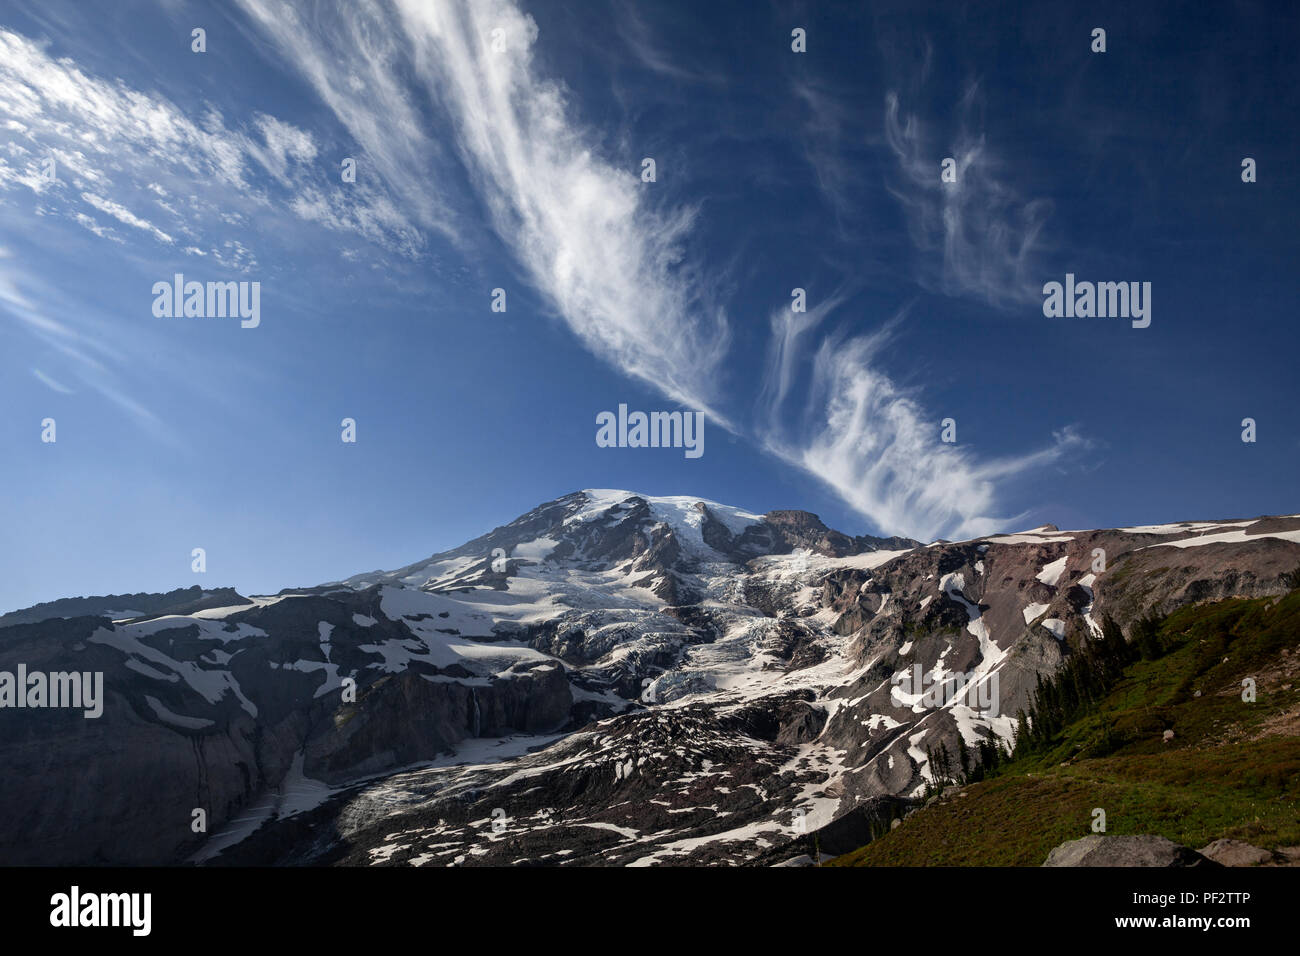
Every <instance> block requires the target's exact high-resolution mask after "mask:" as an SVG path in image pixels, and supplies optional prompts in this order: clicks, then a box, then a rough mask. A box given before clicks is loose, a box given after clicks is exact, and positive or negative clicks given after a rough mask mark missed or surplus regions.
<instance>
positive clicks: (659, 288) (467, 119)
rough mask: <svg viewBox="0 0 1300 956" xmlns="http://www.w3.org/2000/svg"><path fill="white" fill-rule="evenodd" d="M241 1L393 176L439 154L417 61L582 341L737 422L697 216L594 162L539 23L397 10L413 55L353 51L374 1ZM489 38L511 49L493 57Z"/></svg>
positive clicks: (419, 189) (510, 230)
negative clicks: (543, 55) (302, 18)
mask: <svg viewBox="0 0 1300 956" xmlns="http://www.w3.org/2000/svg"><path fill="white" fill-rule="evenodd" d="M241 2H242V3H243V5H244V7H245V9H247V10H248V11H249V13H250V14H251V16H252V17H253V19H254V21H255V22H257V23H258V24H259V25H260V26H261V27H263V28H264V29H265V30H266V32H267V33H268V34H269V35H271V36H272V37H273V38H274V39H275V40H276V41H277V42H278V43H279V44H280V46H281V48H282V49H284V50H285V52H286V53H288V54H289V56H290V57H291V59H292V60H293V62H294V63H295V64H296V65H297V66H298V68H299V69H300V71H301V72H302V73H303V74H304V75H305V76H307V77H308V78H309V79H310V80H311V81H312V83H313V85H314V86H315V87H316V89H317V90H318V92H319V93H320V95H321V97H322V99H323V100H324V101H325V102H326V103H327V104H328V105H329V106H330V107H331V108H332V109H334V111H335V113H336V114H337V116H338V118H339V119H340V120H341V121H342V122H343V123H344V124H345V125H347V126H348V128H349V129H351V130H352V132H353V135H355V136H356V137H357V138H358V140H359V141H360V142H361V143H362V144H363V145H364V146H365V148H366V149H367V150H368V151H369V152H371V153H372V154H374V155H376V156H388V157H391V164H392V166H393V167H397V166H399V165H401V162H400V160H401V157H408V156H427V155H428V153H429V151H430V148H431V147H430V143H429V140H428V137H427V136H426V134H425V133H424V132H423V129H422V127H421V124H420V123H419V121H418V118H417V117H416V115H415V113H414V112H413V109H414V107H413V104H412V103H411V102H410V101H409V100H408V98H407V96H406V95H405V94H404V92H403V91H402V90H401V88H400V87H398V86H397V85H396V81H395V80H393V79H392V77H391V76H390V75H389V72H391V71H392V70H393V69H394V68H395V67H396V66H398V65H403V66H404V65H405V64H406V63H407V62H408V60H409V63H410V65H411V66H412V67H413V69H414V72H415V75H416V76H417V77H418V79H419V81H420V83H421V85H422V87H423V92H424V94H425V95H426V96H427V97H428V98H429V100H430V103H431V104H432V105H436V106H438V107H440V108H441V109H442V110H443V111H444V112H445V114H446V115H447V116H448V117H449V118H450V120H451V125H452V128H453V129H454V133H455V146H456V148H457V151H458V154H459V156H460V158H461V160H462V162H463V165H464V167H465V169H466V170H467V172H468V174H469V176H470V179H471V181H472V182H473V183H474V184H475V186H476V188H477V190H478V192H479V195H480V198H481V200H482V202H483V203H484V205H485V206H486V208H487V210H488V213H489V216H490V218H491V221H492V223H493V225H494V228H495V231H496V233H497V235H498V236H499V237H500V238H501V239H502V240H503V241H504V242H505V243H506V244H507V245H508V246H509V247H510V249H511V250H512V252H513V253H514V255H515V256H516V258H517V260H518V261H519V263H520V264H521V265H522V266H523V267H524V269H525V271H526V274H527V277H528V279H529V281H530V283H531V284H532V285H533V286H534V287H535V288H536V289H538V290H539V291H540V292H542V293H543V294H544V295H545V296H546V298H547V300H548V301H549V302H550V303H551V304H552V305H553V306H554V308H555V310H556V312H557V313H558V314H559V316H560V317H561V318H562V319H563V321H564V322H565V323H566V324H567V325H568V327H569V328H570V329H571V330H572V331H573V332H574V334H576V335H577V337H578V338H579V339H580V340H581V341H582V342H583V343H584V345H586V346H587V347H588V348H589V349H591V350H592V351H593V352H594V353H596V354H597V355H599V356H600V357H602V358H604V359H606V360H607V361H609V362H611V363H612V364H614V365H615V366H616V367H618V368H620V369H622V370H623V371H624V372H626V373H628V374H630V375H633V376H635V377H636V378H638V379H640V380H642V381H643V382H646V383H649V384H651V385H653V386H655V387H657V388H659V389H661V390H662V391H663V392H664V393H665V394H666V395H667V396H668V397H669V398H670V399H672V400H674V401H676V402H679V403H681V404H683V405H686V406H689V407H692V408H696V409H701V410H704V411H705V412H706V413H707V414H708V415H709V417H710V419H711V420H712V421H715V422H719V423H722V424H724V425H727V426H728V427H731V426H730V423H729V422H728V421H727V419H726V417H725V416H724V414H723V413H722V411H721V410H720V409H719V408H718V407H716V405H715V400H716V399H717V397H718V394H719V389H718V381H717V379H718V372H719V366H720V363H721V361H722V359H723V357H724V356H725V355H726V353H727V350H728V347H729V343H730V337H729V326H728V323H727V320H726V317H725V316H724V315H723V313H722V311H721V310H720V309H718V308H717V307H716V306H715V305H713V304H712V303H711V302H710V301H709V299H708V296H707V295H706V294H705V293H704V292H703V291H702V288H703V284H702V282H701V281H700V280H699V278H698V277H697V276H695V275H693V274H692V273H691V271H690V268H689V263H688V262H687V261H686V259H685V257H684V254H683V251H682V244H683V242H684V241H685V239H686V238H687V236H688V234H689V232H690V229H691V226H692V223H693V221H694V217H695V210H693V209H690V208H679V209H675V210H670V211H660V210H658V209H656V208H655V207H654V206H653V205H652V204H651V202H650V201H649V195H650V192H649V191H650V190H652V189H653V186H650V185H647V184H643V183H641V181H640V178H639V176H638V175H637V173H636V172H634V171H633V169H631V168H627V167H626V166H623V165H618V164H615V163H613V162H611V161H609V160H607V159H604V158H602V157H600V156H598V155H597V154H596V152H595V150H594V148H593V145H592V144H593V143H594V142H595V141H596V137H595V136H593V135H591V134H590V133H589V131H587V130H585V129H584V128H583V127H582V125H581V123H580V122H579V121H578V119H577V118H576V117H575V116H574V115H573V110H572V109H571V108H570V105H569V103H568V102H567V96H566V92H565V90H564V89H563V88H562V87H561V86H560V85H558V84H557V83H555V82H553V81H551V80H548V79H546V78H545V77H542V76H541V75H539V73H538V72H537V70H536V68H535V66H534V63H533V56H532V46H533V44H534V43H535V41H536V39H537V27H536V24H535V23H534V22H533V20H532V19H531V18H530V17H528V16H526V15H525V14H523V13H521V12H520V11H519V10H518V8H517V7H515V6H514V5H513V4H512V3H508V2H502V0H478V2H473V3H463V2H447V3H423V2H417V0H410V2H398V3H397V4H396V9H397V18H398V22H399V24H400V26H401V33H402V34H404V36H405V37H406V40H407V44H408V45H407V48H406V49H405V50H399V49H397V48H396V47H394V46H392V45H391V44H389V43H388V42H387V41H384V42H382V43H381V42H380V41H378V40H371V41H370V47H371V49H363V50H361V51H359V52H350V51H349V48H348V46H347V44H340V43H338V42H336V38H337V37H340V36H342V37H356V36H369V34H368V32H367V28H368V27H369V26H372V25H374V24H376V23H379V22H381V21H382V20H383V14H382V13H381V12H379V8H378V7H377V6H376V5H374V4H371V3H362V4H360V5H359V6H357V7H347V8H340V13H339V15H340V17H341V18H343V22H342V23H341V24H339V25H331V26H329V27H324V26H319V25H318V26H319V28H318V29H313V30H303V29H300V28H298V27H300V23H299V21H298V20H297V19H296V18H295V15H294V14H293V12H292V10H291V9H290V8H289V7H287V6H286V5H283V4H279V3H273V2H271V0H241ZM349 18H350V19H349ZM494 30H500V31H501V34H500V36H501V39H502V41H503V42H504V45H505V49H504V52H494V50H493V45H492V39H493V31H494ZM376 49H378V52H379V55H378V57H376V58H374V59H371V56H372V54H373V53H374V52H375V50H376ZM403 54H404V55H405V56H406V57H407V59H399V58H400V56H401V55H403ZM327 64H328V65H329V67H330V69H327V68H326V65H327ZM340 75H343V76H346V75H354V76H358V77H360V82H361V83H362V84H363V85H364V86H365V87H366V88H367V89H368V90H373V91H374V99H367V100H365V101H362V104H361V105H363V106H364V109H363V110H362V109H358V104H354V103H353V101H352V100H351V99H350V98H349V97H348V96H346V95H344V93H342V92H340V87H341V86H343V84H341V83H340V82H339V76H340ZM385 175H388V174H387V173H385ZM393 175H394V178H395V179H396V180H397V182H398V183H399V187H398V188H399V189H400V190H401V192H402V194H403V195H407V194H408V192H409V193H410V194H413V195H424V194H427V193H428V192H429V189H428V183H427V182H426V181H420V182H417V183H403V181H402V180H403V174H401V173H399V172H394V173H393ZM507 284H508V283H506V282H505V281H504V279H503V281H502V285H503V286H505V285H507Z"/></svg>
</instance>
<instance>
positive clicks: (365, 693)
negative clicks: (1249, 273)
mask: <svg viewBox="0 0 1300 956" xmlns="http://www.w3.org/2000/svg"><path fill="white" fill-rule="evenodd" d="M1297 563H1300V517H1296V516H1292V517H1283V518H1264V519H1258V520H1247V521H1227V522H1199V523H1186V524H1180V525H1162V526H1155V527H1139V528H1125V529H1117V530H1109V531H1069V532H1062V531H1058V530H1057V529H1055V528H1053V527H1050V526H1047V527H1043V528H1037V529H1034V530H1033V531H1028V532H1023V533H1020V534H1013V535H998V536H992V537H987V538H983V539H979V540H976V541H967V542H958V543H948V542H937V543H934V544H931V545H921V544H920V543H918V542H915V541H910V540H907V539H900V538H891V539H880V538H870V537H849V536H847V535H843V534H840V533H838V532H835V531H832V530H830V529H828V528H826V527H825V526H824V525H823V524H822V523H821V522H820V520H818V519H817V518H816V516H814V515H811V514H808V513H806V512H799V511H778V512H771V513H768V514H766V515H757V514H751V513H748V512H745V511H743V510H741V509H737V508H733V507H729V506H725V505H721V504H717V503H714V502H706V501H700V500H698V499H693V498H672V497H660V498H656V497H649V496H642V495H637V494H633V493H631V492H624V491H583V492H577V493H574V494H571V495H567V496H565V497H563V498H559V499H557V500H555V501H552V502H548V503H546V504H544V505H541V506H540V507H538V508H536V509H534V510H533V511H531V512H529V513H528V514H526V515H524V516H522V517H520V518H518V519H516V520H515V521H513V522H511V523H510V524H508V525H505V526H503V527H500V528H497V529H495V530H494V531H492V532H490V533H488V534H486V535H484V536H482V537H480V538H478V539H475V540H474V541H471V542H468V543H467V544H465V545H463V546H461V547H460V548H457V549H455V550H453V551H448V552H444V553H440V554H435V555H432V556H431V557H429V558H427V559H425V560H422V561H418V562H416V563H414V564H411V565H408V566H406V567H404V568H400V569H398V570H396V571H390V572H382V571H375V572H371V573H367V574H359V575H354V576H353V577H351V578H348V579H346V580H343V581H338V582H333V583H330V584H325V585H321V586H319V587H313V588H306V589H291V590H286V591H282V592H280V593H279V594H277V595H274V596H253V597H243V596H240V595H237V594H235V593H234V592H231V591H217V592H198V593H193V592H190V591H186V592H173V594H172V595H131V596H127V597H108V598H96V599H70V600H69V601H64V602H55V603H54V604H52V605H47V606H45V607H46V608H47V611H46V612H41V611H40V610H38V609H28V610H27V611H25V612H19V613H17V614H16V615H8V616H6V618H5V619H0V670H9V671H12V670H14V668H15V667H16V665H17V664H18V663H20V662H21V663H24V664H25V665H26V667H27V669H28V670H29V671H35V670H42V671H46V672H54V671H72V670H76V671H83V672H84V671H103V673H104V675H105V677H104V681H105V696H106V700H105V702H104V710H103V716H102V717H100V718H98V719H94V720H87V719H84V718H83V717H82V715H81V714H80V712H72V711H58V710H50V709H45V710H35V709H29V710H0V721H3V725H4V727H5V730H6V733H5V735H4V737H3V739H0V753H3V755H4V759H5V760H6V767H7V768H8V772H7V773H6V775H5V777H4V782H3V783H0V809H3V811H4V812H3V814H0V820H2V821H3V822H0V861H2V862H8V863H26V862H47V863H48V862H70V863H85V862H96V861H110V862H132V863H139V862H159V863H161V862H171V861H176V860H181V859H195V860H199V861H216V862H227V861H233V862H257V863H265V862H301V863H309V862H318V863H320V862H339V861H341V862H349V863H415V864H431V865H444V864H453V863H520V862H530V863H596V862H608V863H617V864H629V865H631V864H642V865H644V864H652V863H680V862H732V863H739V862H747V861H754V860H762V861H764V862H777V861H779V859H780V858H781V855H782V852H783V849H782V848H783V847H786V846H788V845H789V844H790V843H791V841H792V840H793V839H794V838H795V837H797V836H799V835H800V834H803V833H808V832H813V831H820V832H821V833H822V834H824V836H825V841H824V842H825V843H829V844H833V843H834V842H835V840H836V839H839V840H841V841H846V842H848V843H851V842H852V841H854V840H857V841H858V842H863V841H864V840H865V839H866V838H869V836H868V837H864V836H863V830H864V828H867V829H869V828H870V826H871V825H873V824H879V823H880V822H881V821H884V823H886V824H887V823H888V820H889V819H890V818H891V817H893V816H896V815H898V814H899V813H900V812H902V811H903V810H905V809H906V807H907V806H908V801H910V800H913V799H914V798H916V797H917V796H918V795H919V794H920V793H921V792H922V791H923V790H924V788H925V785H926V781H927V779H929V778H930V777H931V776H932V775H933V772H934V770H933V768H931V767H930V766H929V764H930V762H931V759H932V756H933V755H934V754H937V753H939V752H940V750H941V749H942V750H944V751H946V752H947V753H949V754H954V755H955V754H956V753H957V752H958V750H959V749H962V744H963V743H964V745H965V747H964V749H965V750H966V751H967V752H969V753H974V754H978V752H979V745H980V743H981V741H985V742H987V741H992V740H996V739H1001V740H1006V739H1007V738H1009V737H1010V735H1011V734H1012V733H1013V731H1014V724H1015V714H1016V711H1017V710H1018V709H1019V708H1021V707H1024V706H1025V705H1026V704H1027V703H1028V700H1029V695H1030V694H1031V693H1032V691H1033V689H1034V687H1035V685H1036V682H1037V678H1038V675H1039V674H1042V673H1048V672H1050V671H1052V670H1054V669H1055V668H1056V667H1057V666H1059V664H1060V663H1061V661H1062V660H1064V659H1065V657H1066V656H1067V655H1069V654H1070V653H1072V648H1075V647H1078V646H1079V644H1080V643H1081V642H1083V641H1088V640H1092V639H1093V638H1094V637H1095V635H1096V634H1097V633H1098V631H1099V628H1100V622H1101V621H1102V620H1103V618H1104V617H1106V616H1110V617H1112V618H1114V619H1115V620H1116V621H1117V622H1119V623H1120V624H1121V625H1124V624H1127V623H1128V622H1130V621H1132V620H1133V619H1134V618H1136V617H1138V616H1140V615H1142V614H1143V613H1145V612H1147V611H1151V610H1169V609H1171V608H1173V607H1175V606H1177V605H1179V604H1183V603H1189V602H1196V601H1203V600H1211V599H1216V598H1219V597H1225V596H1231V595H1238V594H1240V595H1251V596H1256V595H1263V594H1270V593H1276V592H1278V591H1280V590H1282V589H1283V586H1282V584H1281V578H1282V575H1283V574H1284V573H1285V572H1288V571H1290V570H1292V569H1293V568H1295V567H1296V565H1297ZM79 601H80V602H85V603H80V604H79V603H78V602H79ZM118 605H122V607H120V608H119V607H118ZM107 611H119V612H120V614H107V615H106V613H105V612H107ZM137 612H141V613H137ZM143 612H147V613H143ZM56 613H57V614H60V615H61V616H57V617H56V616H52V615H53V614H56ZM68 614H72V615H80V616H65V615H68ZM918 680H919V681H920V684H919V685H917V683H916V682H917V681H918ZM935 687H938V688H940V689H943V688H949V689H952V688H965V690H966V691H967V693H965V694H962V695H954V694H950V693H946V692H942V690H941V692H939V693H937V694H930V695H929V696H927V691H928V690H931V689H933V688H935ZM142 781H147V784H145V785H141V782H142ZM196 810H202V811H203V815H204V817H205V823H206V828H205V829H204V830H203V831H202V832H196V827H195V826H194V820H195V811H196ZM846 848H848V847H847V846H846Z"/></svg>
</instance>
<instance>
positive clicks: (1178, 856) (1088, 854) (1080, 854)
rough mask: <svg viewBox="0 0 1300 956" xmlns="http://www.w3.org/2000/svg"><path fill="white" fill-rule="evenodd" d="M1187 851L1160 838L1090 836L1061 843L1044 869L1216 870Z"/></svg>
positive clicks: (1211, 862) (1045, 863)
mask: <svg viewBox="0 0 1300 956" xmlns="http://www.w3.org/2000/svg"><path fill="white" fill-rule="evenodd" d="M1218 865H1219V864H1217V863H1215V862H1213V861H1212V860H1208V859H1206V858H1205V857H1203V856H1201V854H1199V853H1197V852H1196V851H1195V850H1193V849H1191V848H1190V847H1185V846H1183V845H1181V844H1179V843H1175V842H1174V841H1173V840H1167V839H1165V838H1164V837H1162V836H1151V835H1147V834H1143V835H1140V836H1101V835H1100V834H1093V835H1091V836H1086V837H1083V838H1082V839H1079V840H1070V841H1068V842H1066V843H1062V844H1061V845H1060V846H1058V847H1057V848H1056V849H1054V850H1053V851H1052V852H1051V853H1049V854H1047V860H1046V861H1045V862H1044V863H1043V866H1218Z"/></svg>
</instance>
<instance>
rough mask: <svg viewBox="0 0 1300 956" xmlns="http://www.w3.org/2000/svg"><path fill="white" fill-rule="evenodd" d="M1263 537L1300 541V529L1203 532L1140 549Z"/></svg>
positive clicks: (1239, 541) (1228, 541)
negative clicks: (1254, 531) (1253, 531)
mask: <svg viewBox="0 0 1300 956" xmlns="http://www.w3.org/2000/svg"><path fill="white" fill-rule="evenodd" d="M1251 524H1254V522H1251ZM1262 538H1277V539H1279V540H1281V541H1293V542H1296V543H1300V529H1297V530H1295V531H1266V532H1264V533H1263V534H1246V532H1244V531H1224V532H1223V533H1221V534H1203V535H1200V536H1198V537H1192V538H1180V539H1179V540H1177V541H1161V542H1160V543H1159V544H1149V545H1147V546H1146V547H1145V548H1138V550H1139V551H1147V550H1149V549H1151V548H1199V547H1201V546H1202V545H1206V544H1243V543H1246V542H1249V541H1259V540H1261V539H1262Z"/></svg>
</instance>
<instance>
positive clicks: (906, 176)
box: [884, 83, 1052, 306]
mask: <svg viewBox="0 0 1300 956" xmlns="http://www.w3.org/2000/svg"><path fill="white" fill-rule="evenodd" d="M979 106H980V92H979V84H978V83H971V84H969V85H968V86H967V87H966V90H965V92H964V94H963V96H962V98H961V100H960V103H959V111H960V118H959V121H958V122H959V128H958V131H957V132H956V134H955V135H954V136H952V137H951V138H950V139H948V140H946V141H945V140H944V139H942V138H940V137H939V136H938V134H936V133H935V132H934V130H933V129H932V128H931V127H930V126H928V125H927V124H926V123H925V122H923V121H922V119H921V118H920V117H919V116H918V115H916V114H915V113H906V112H905V111H904V107H903V105H902V102H901V99H900V97H899V94H898V93H897V92H894V91H891V92H889V93H888V94H886V97H885V117H884V120H885V142H886V143H887V144H888V146H889V149H890V150H891V151H892V153H893V155H894V158H895V160H896V169H897V173H898V176H897V178H896V180H895V181H894V182H893V183H892V184H891V185H890V192H891V193H892V194H893V195H894V197H895V198H896V199H897V200H898V201H899V203H900V204H901V205H902V208H903V210H904V212H905V214H906V217H907V224H908V230H909V234H910V236H911V239H912V242H913V244H914V246H915V247H916V252H917V260H916V261H917V267H918V274H917V278H918V281H920V283H921V284H922V285H923V286H925V287H928V288H932V289H935V290H936V291H940V292H944V293H946V294H949V295H957V296H964V297H970V298H974V299H978V300H982V301H984V302H987V303H989V304H992V305H996V306H1009V305H1014V304H1019V303H1029V302H1035V301H1041V299H1042V292H1041V283H1042V274H1041V271H1040V270H1039V269H1038V267H1037V258H1036V257H1037V256H1038V254H1039V253H1040V252H1041V251H1042V244H1043V236H1042V229H1043V226H1044V224H1045V222H1046V221H1047V218H1048V217H1049V216H1050V214H1051V210H1052V204H1051V202H1050V201H1048V200H1046V199H1027V198H1026V197H1024V196H1023V195H1022V194H1021V192H1020V191H1019V190H1018V189H1016V188H1015V187H1014V186H1012V185H1010V183H1009V181H1008V177H1007V176H1006V175H1005V172H1004V169H1003V162H1002V160H1001V159H1000V157H999V155H998V153H997V151H996V150H995V149H994V147H993V146H991V145H990V144H989V143H988V142H987V140H986V138H985V136H984V135H983V133H982V132H980V131H978V130H977V129H976V128H975V127H976V123H975V121H976V119H977V116H978V113H979ZM947 157H951V158H952V159H954V160H955V163H956V168H957V181H956V182H952V183H945V182H941V181H940V175H939V174H940V162H941V160H943V159H944V158H947Z"/></svg>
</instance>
